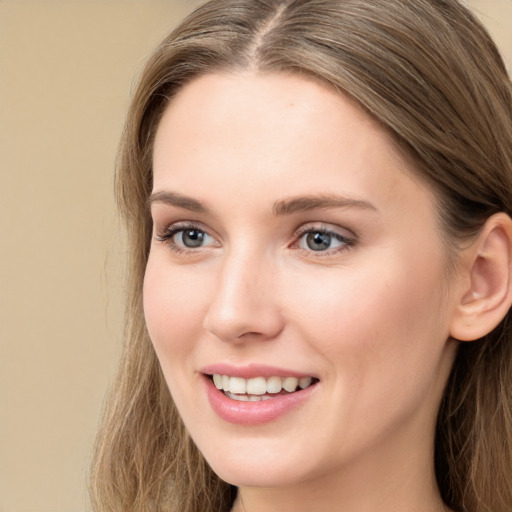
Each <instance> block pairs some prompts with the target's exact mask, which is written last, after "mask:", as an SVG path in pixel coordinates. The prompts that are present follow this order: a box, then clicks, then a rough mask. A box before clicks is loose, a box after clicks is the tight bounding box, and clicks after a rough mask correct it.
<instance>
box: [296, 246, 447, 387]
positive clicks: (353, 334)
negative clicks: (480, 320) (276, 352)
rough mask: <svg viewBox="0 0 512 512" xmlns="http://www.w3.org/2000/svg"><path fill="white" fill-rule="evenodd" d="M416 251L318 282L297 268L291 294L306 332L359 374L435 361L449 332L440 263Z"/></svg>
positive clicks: (330, 356)
mask: <svg viewBox="0 0 512 512" xmlns="http://www.w3.org/2000/svg"><path fill="white" fill-rule="evenodd" d="M415 256H416V258H412V257H410V258H398V257H396V256H395V257H384V256H382V258H380V259H379V261H380V263H379V264H377V263H376V262H375V260H373V261H372V262H370V261H368V262H367V264H366V265H364V266H363V265H361V266H358V268H357V269H354V270H352V269H350V268H347V269H344V270H343V271H340V272H339V273H336V272H330V273H329V275H327V274H326V275H325V276H324V277H323V278H322V277H321V276H319V277H320V278H319V279H317V280H316V282H315V280H310V279H309V278H308V277H305V276H304V275H302V276H299V275H297V276H295V277H294V279H292V282H290V283H287V286H288V287H289V289H290V293H289V295H288V299H287V300H288V302H289V304H290V310H293V311H295V318H296V319H297V322H298V323H299V324H300V329H301V332H302V334H303V336H304V337H305V338H306V339H308V340H309V342H310V343H311V344H314V345H315V349H316V350H318V351H320V352H322V353H323V355H324V356H325V357H326V359H328V360H330V361H331V363H332V364H333V365H334V366H336V365H343V367H344V369H345V371H348V372H352V370H353V373H354V378H361V379H363V378H365V375H366V376H367V374H368V373H369V372H372V371H376V372H379V371H380V372H386V373H388V372H389V373H393V372H398V373H402V374H404V373H406V372H408V371H411V372H412V371H413V369H412V366H414V367H417V368H421V367H422V366H424V365H423V362H422V361H424V360H425V359H428V358H430V360H431V361H432V363H434V361H435V359H436V358H437V357H439V353H440V351H441V350H442V348H443V346H444V343H445V341H446V339H447V337H448V322H447V313H446V308H445V303H446V301H445V298H444V297H443V294H442V291H441V290H440V286H439V282H440V279H441V278H442V277H441V276H442V268H441V265H440V264H438V265H436V266H435V268H434V266H433V265H432V264H431V261H432V260H429V258H421V257H418V255H415ZM436 261H439V258H438V259H437V260H436ZM427 269H428V270H427ZM292 283H294V284H292ZM305 290H308V291H307V293H305Z"/></svg>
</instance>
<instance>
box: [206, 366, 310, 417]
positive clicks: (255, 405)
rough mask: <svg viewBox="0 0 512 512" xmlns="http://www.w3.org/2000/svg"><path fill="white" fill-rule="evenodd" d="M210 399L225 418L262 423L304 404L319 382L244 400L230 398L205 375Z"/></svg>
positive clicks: (220, 415) (213, 407)
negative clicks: (257, 398)
mask: <svg viewBox="0 0 512 512" xmlns="http://www.w3.org/2000/svg"><path fill="white" fill-rule="evenodd" d="M205 382H206V390H207V395H208V401H209V402H210V405H211V407H212V409H213V410H214V412H215V413H216V414H217V415H218V416H219V417H220V418H222V419H223V420H225V421H228V422H229V423H236V424H238V425H261V424H263V423H269V422H271V421H274V420H276V419H277V418H280V417H281V416H284V415H285V414H286V413H288V412H290V411H291V410H293V409H295V408H296V407H298V406H300V405H301V404H303V403H304V402H305V401H306V400H307V399H308V398H309V397H310V396H311V394H312V393H313V391H314V389H315V388H316V386H317V384H313V385H312V386H309V387H308V388H306V389H301V390H300V391H295V393H290V394H286V395H278V396H276V397H275V398H270V399H268V400H260V401H259V402H242V401H239V400H233V399H231V398H228V397H227V396H226V395H225V394H224V393H223V392H222V391H219V390H218V389H217V388H216V387H215V384H214V383H213V382H212V380H211V379H210V377H208V376H205Z"/></svg>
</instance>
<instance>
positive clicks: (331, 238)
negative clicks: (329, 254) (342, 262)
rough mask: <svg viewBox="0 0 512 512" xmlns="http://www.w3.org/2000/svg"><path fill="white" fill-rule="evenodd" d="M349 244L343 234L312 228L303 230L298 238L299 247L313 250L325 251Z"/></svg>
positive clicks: (341, 247)
mask: <svg viewBox="0 0 512 512" xmlns="http://www.w3.org/2000/svg"><path fill="white" fill-rule="evenodd" d="M348 245H351V241H350V240H349V239H347V238H345V237H344V236H342V235H340V234H338V233H334V232H332V233H331V232H329V231H320V230H316V231H314V230H312V231H307V232H305V233H304V234H303V235H302V236H301V237H300V239H299V243H298V246H299V248H300V249H304V250H306V251H313V252H325V251H328V250H332V249H343V248H344V247H345V246H348Z"/></svg>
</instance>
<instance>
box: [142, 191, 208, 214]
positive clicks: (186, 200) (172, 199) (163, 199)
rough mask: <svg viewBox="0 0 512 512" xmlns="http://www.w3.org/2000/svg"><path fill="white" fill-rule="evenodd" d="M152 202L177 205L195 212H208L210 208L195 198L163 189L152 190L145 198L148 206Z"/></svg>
mask: <svg viewBox="0 0 512 512" xmlns="http://www.w3.org/2000/svg"><path fill="white" fill-rule="evenodd" d="M153 203H163V204H166V205H169V206H177V207H179V208H184V209H185V210H190V211H191V212H196V213H210V210H209V209H208V208H206V206H204V205H203V204H202V203H200V202H199V201H197V199H193V198H192V197H188V196H184V195H182V194H178V193H177V192H167V191H165V190H163V191H160V192H154V193H153V194H151V195H150V196H149V198H148V200H147V206H148V208H149V207H151V205H152V204H153Z"/></svg>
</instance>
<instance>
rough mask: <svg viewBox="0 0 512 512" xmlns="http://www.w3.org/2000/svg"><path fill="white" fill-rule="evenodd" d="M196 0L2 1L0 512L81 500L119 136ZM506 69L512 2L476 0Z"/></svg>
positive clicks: (111, 318) (110, 261)
mask: <svg viewBox="0 0 512 512" xmlns="http://www.w3.org/2000/svg"><path fill="white" fill-rule="evenodd" d="M192 3H193V2H192V0H189V1H186V0H182V1H180V0H174V1H171V0H168V1H166V2H163V1H162V2H158V1H151V0H146V1H141V0H139V1H137V0H125V1H121V0H107V1H100V0H96V1H92V0H90V1H86V0H68V1H62V0H61V1H46V0H39V1H34V0H32V1H29V0H10V1H9V0H3V1H2V0H0V258H1V261H0V314H1V317H0V336H1V338H0V512H81V511H85V510H87V509H88V507H87V499H86V493H85V490H84V489H85V488H84V480H85V474H86V468H87V464H88V458H89V453H90V447H91V443H92V439H93V436H94V431H95V428H96V424H97V421H98V417H99V412H100V409H101V404H102V400H103V396H104V392H105V389H106V388H107V386H108V384H109V382H110V381H111V379H112V376H113V372H114V367H115V358H116V354H117V351H118V348H119V342H120V330H121V302H122V299H121V297H122V290H121V274H122V271H121V269H120V262H121V260H122V250H121V244H120V242H119V239H118V235H117V221H116V217H115V212H114V205H113V199H112V167H113V160H114V155H115V148H116V144H117V140H118V137H119V133H120V130H121V126H122V121H123V117H124V113H125V110H126V107H127V102H128V96H129V91H130V84H131V81H132V77H133V76H134V74H135V73H136V72H137V70H139V69H140V67H141V64H142V62H143V60H144V58H145V56H146V55H147V54H148V52H149V51H150V49H151V48H153V47H154V46H155V45H156V43H157V42H158V41H159V40H160V39H161V38H162V37H163V36H164V35H165V33H166V32H167V31H168V29H169V28H170V27H172V26H173V25H174V24H175V21H176V20H177V19H179V18H180V17H181V16H183V14H184V13H185V12H187V11H189V10H190V8H191V6H192ZM470 4H472V5H473V6H474V7H475V8H477V9H478V11H479V13H480V16H481V18H482V19H483V20H484V22H485V23H486V24H487V25H488V27H489V28H490V29H491V31H492V32H493V34H494V35H495V37H496V38H497V40H498V42H499V44H500V46H501V48H502V51H503V53H504V54H505V55H506V58H507V62H508V66H509V69H512V1H511V0H480V1H477V0H475V1H473V2H470Z"/></svg>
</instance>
